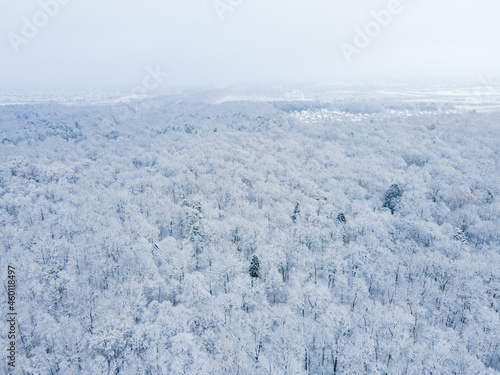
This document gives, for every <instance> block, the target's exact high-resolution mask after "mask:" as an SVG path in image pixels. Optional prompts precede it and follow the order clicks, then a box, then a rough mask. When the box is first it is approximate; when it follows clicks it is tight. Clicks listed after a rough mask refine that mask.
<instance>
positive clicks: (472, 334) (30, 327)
mask: <svg viewBox="0 0 500 375" xmlns="http://www.w3.org/2000/svg"><path fill="white" fill-rule="evenodd" d="M210 95H211V94H206V93H205V94H203V95H201V94H200V95H196V94H195V93H185V94H176V95H171V96H163V97H158V98H149V99H146V100H142V101H136V102H123V103H116V104H92V105H81V104H79V105H63V104H60V103H59V104H58V103H35V104H22V105H5V106H1V107H0V132H1V133H0V134H1V136H0V140H1V144H0V149H1V152H0V221H1V227H2V230H1V233H0V242H1V245H0V246H1V260H0V267H1V270H2V275H5V270H6V269H7V265H13V266H15V267H16V269H17V278H18V289H17V308H18V318H17V322H18V332H19V335H20V336H19V340H18V344H17V345H18V358H17V362H18V363H17V366H16V369H15V371H17V372H16V373H19V374H164V375H166V374H188V375H192V374H207V375H208V374H241V375H243V374H249V375H253V374H276V375H279V374H497V373H499V372H500V250H499V249H500V173H499V171H500V126H499V121H500V111H498V110H494V109H490V110H488V111H486V110H485V111H479V110H478V111H475V110H471V109H467V110H463V109H460V108H458V107H457V106H455V105H454V104H453V103H451V104H450V103H444V102H437V101H436V102H429V101H415V102H406V101H402V100H396V99H394V98H393V99H387V98H368V97H367V98H366V99H363V98H361V99H356V98H354V97H350V98H348V99H339V98H337V99H331V100H319V99H315V100H310V101H308V100H290V101H286V100H283V101H261V102H259V101H252V100H244V101H235V100H231V99H230V98H229V99H225V100H219V101H216V100H212V99H213V98H212V97H210V100H206V97H207V96H208V97H209V96H210ZM219 99H220V98H219ZM5 279H6V278H5V277H2V283H5ZM0 329H1V332H2V335H4V332H7V322H6V321H5V319H3V317H2V322H1V323H0ZM0 366H1V367H0V372H1V373H5V374H8V373H9V371H11V369H9V368H8V366H7V363H6V361H2V362H1V365H0Z"/></svg>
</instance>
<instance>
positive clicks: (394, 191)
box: [382, 184, 403, 214]
mask: <svg viewBox="0 0 500 375" xmlns="http://www.w3.org/2000/svg"><path fill="white" fill-rule="evenodd" d="M402 196H403V190H401V188H400V187H399V185H398V184H392V185H391V187H390V188H389V189H388V190H387V192H386V193H385V196H384V205H383V206H382V207H387V208H388V209H389V210H391V214H394V211H396V207H397V205H398V204H399V202H400V200H401V197H402Z"/></svg>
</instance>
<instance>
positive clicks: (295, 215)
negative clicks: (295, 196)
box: [292, 202, 300, 223]
mask: <svg viewBox="0 0 500 375" xmlns="http://www.w3.org/2000/svg"><path fill="white" fill-rule="evenodd" d="M299 214H300V203H299V202H297V203H295V208H294V210H293V215H292V221H293V222H294V223H295V222H297V217H298V215H299Z"/></svg>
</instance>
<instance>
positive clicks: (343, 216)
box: [337, 212, 347, 224]
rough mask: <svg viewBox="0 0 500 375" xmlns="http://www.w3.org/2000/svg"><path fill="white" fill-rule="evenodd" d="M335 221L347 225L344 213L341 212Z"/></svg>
mask: <svg viewBox="0 0 500 375" xmlns="http://www.w3.org/2000/svg"><path fill="white" fill-rule="evenodd" d="M337 221H338V222H339V223H342V224H345V223H347V219H346V218H345V215H344V213H343V212H341V213H340V214H338V216H337Z"/></svg>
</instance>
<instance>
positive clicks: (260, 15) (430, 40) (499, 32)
mask: <svg viewBox="0 0 500 375" xmlns="http://www.w3.org/2000/svg"><path fill="white" fill-rule="evenodd" d="M50 1H55V0H42V2H50ZM60 1H61V2H63V0H60ZM65 1H68V0H65ZM238 3H240V4H238ZM390 3H391V1H387V0H385V1H378V0H373V1H370V0H241V1H238V0H216V1H214V0H70V1H68V4H65V5H60V9H58V10H57V9H54V8H50V9H49V10H50V12H52V14H51V15H46V16H44V14H43V13H40V12H44V13H45V14H47V12H48V11H47V10H45V11H43V10H42V9H43V8H42V6H41V5H40V2H39V1H37V0H23V1H11V0H0V5H1V10H2V11H1V12H0V37H1V38H0V51H1V55H0V84H1V85H3V86H4V87H7V86H12V85H13V86H16V85H18V86H22V85H25V84H37V85H42V86H43V85H47V87H48V85H65V86H72V87H78V86H81V87H89V86H94V87H104V86H113V85H124V86H126V85H134V84H137V83H138V82H141V80H142V79H143V77H144V76H145V74H147V71H146V69H147V67H148V66H151V67H157V66H160V68H161V70H162V71H165V72H169V73H170V76H169V78H168V83H166V84H168V85H172V86H175V85H189V86H202V85H203V86H207V85H209V86H211V85H215V86H223V85H232V84H252V83H253V84H278V83H306V82H310V83H347V82H360V81H361V82H395V81H401V82H415V81H424V80H453V81H470V82H473V81H474V80H475V79H477V77H479V76H487V75H493V76H495V77H499V76H500V74H499V73H500V22H499V15H500V1H498V0H474V1H471V0H401V2H400V6H399V7H395V5H394V4H392V5H391V4H390ZM214 4H218V6H219V14H218V13H217V11H216V10H215V9H214ZM231 4H233V5H231ZM391 6H392V8H393V9H397V13H393V14H392V15H391V19H390V21H389V22H385V21H386V19H384V22H382V21H380V20H379V21H376V20H375V16H374V15H373V12H374V11H375V12H381V11H383V10H387V9H389V8H391ZM230 8H231V9H232V10H231V11H229V10H228V9H230ZM50 12H49V13H50ZM385 15H387V13H385ZM386 18H387V17H386ZM26 19H27V20H28V21H29V23H34V24H35V25H34V27H35V28H36V29H37V30H34V31H33V27H32V26H28V27H26ZM374 22H378V24H379V25H380V23H384V25H381V26H379V27H378V26H377V25H376V24H374ZM44 23H47V25H46V26H43V24H44ZM36 24H38V25H42V26H40V27H37V26H36ZM367 27H368V31H369V32H370V33H371V34H372V37H370V36H369V37H368V38H369V39H370V43H369V45H367V46H363V45H362V44H360V43H359V41H358V43H357V44H356V43H355V37H356V35H357V31H356V28H359V29H361V30H366V29H367ZM30 32H31V34H30ZM35 32H37V34H36V35H32V34H34V33H35ZM361 39H362V38H361ZM342 43H343V44H342ZM341 45H342V46H344V47H343V48H341ZM347 46H349V47H347ZM351 47H352V48H351ZM346 48H347V51H351V52H352V51H356V52H355V53H350V54H349V53H348V54H347V55H349V58H348V59H346V52H345V51H346ZM348 60H351V61H350V62H348ZM165 81H167V80H165ZM164 84H165V83H164Z"/></svg>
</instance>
